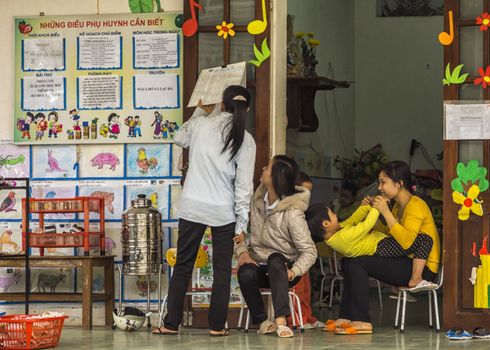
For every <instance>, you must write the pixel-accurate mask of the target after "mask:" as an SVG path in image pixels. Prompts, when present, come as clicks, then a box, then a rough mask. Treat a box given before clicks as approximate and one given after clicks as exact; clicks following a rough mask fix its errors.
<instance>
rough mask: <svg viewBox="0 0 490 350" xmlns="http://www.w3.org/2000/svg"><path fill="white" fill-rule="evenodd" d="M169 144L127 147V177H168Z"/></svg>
mask: <svg viewBox="0 0 490 350" xmlns="http://www.w3.org/2000/svg"><path fill="white" fill-rule="evenodd" d="M170 146H171V145H170V144H164V145H150V144H143V145H137V144H135V145H128V146H127V156H128V164H127V175H128V176H129V177H147V176H153V177H156V176H169V175H170V166H169V161H170Z"/></svg>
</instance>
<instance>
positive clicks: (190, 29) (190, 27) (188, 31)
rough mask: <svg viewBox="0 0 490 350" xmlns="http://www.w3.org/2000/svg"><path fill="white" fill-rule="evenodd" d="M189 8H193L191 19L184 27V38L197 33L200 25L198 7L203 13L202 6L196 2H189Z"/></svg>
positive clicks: (192, 0)
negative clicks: (197, 14)
mask: <svg viewBox="0 0 490 350" xmlns="http://www.w3.org/2000/svg"><path fill="white" fill-rule="evenodd" d="M189 6H190V8H191V18H189V19H188V20H186V21H185V22H184V25H183V26H182V33H184V36H186V37H191V36H193V35H194V34H196V32H197V27H198V26H199V23H198V22H197V16H196V7H197V8H198V9H200V10H201V11H202V10H203V8H202V5H200V4H199V3H197V2H196V1H195V0H189Z"/></svg>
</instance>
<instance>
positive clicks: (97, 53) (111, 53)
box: [78, 35, 122, 69]
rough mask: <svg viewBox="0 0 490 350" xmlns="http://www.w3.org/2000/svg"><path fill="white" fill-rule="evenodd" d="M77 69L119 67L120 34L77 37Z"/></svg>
mask: <svg viewBox="0 0 490 350" xmlns="http://www.w3.org/2000/svg"><path fill="white" fill-rule="evenodd" d="M78 46H79V47H78V60H79V63H78V67H79V69H111V68H115V69H118V68H121V67H122V65H121V36H120V35H98V36H81V37H78Z"/></svg>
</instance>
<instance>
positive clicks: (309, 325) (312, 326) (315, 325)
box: [303, 321, 325, 329]
mask: <svg viewBox="0 0 490 350" xmlns="http://www.w3.org/2000/svg"><path fill="white" fill-rule="evenodd" d="M323 327H325V323H323V322H321V321H316V322H313V323H309V322H308V323H305V324H304V325H303V328H304V329H316V328H323Z"/></svg>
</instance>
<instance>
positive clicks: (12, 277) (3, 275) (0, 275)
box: [0, 269, 22, 293]
mask: <svg viewBox="0 0 490 350" xmlns="http://www.w3.org/2000/svg"><path fill="white" fill-rule="evenodd" d="M21 277H22V273H21V271H20V270H18V269H15V270H12V269H2V270H1V272H0V290H1V291H2V292H3V293H7V292H8V291H9V288H10V287H12V286H14V285H16V284H17V283H19V281H20V278H21Z"/></svg>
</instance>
